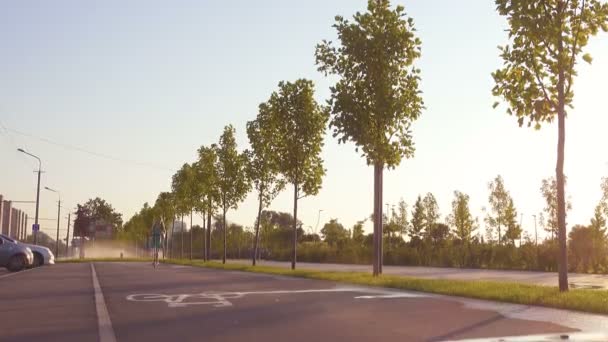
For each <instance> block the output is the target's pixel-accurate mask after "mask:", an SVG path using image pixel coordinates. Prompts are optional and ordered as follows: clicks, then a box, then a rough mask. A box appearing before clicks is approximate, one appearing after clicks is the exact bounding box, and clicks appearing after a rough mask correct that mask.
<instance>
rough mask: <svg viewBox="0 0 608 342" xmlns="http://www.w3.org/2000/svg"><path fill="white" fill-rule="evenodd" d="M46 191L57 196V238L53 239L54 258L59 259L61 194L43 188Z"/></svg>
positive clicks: (46, 187)
mask: <svg viewBox="0 0 608 342" xmlns="http://www.w3.org/2000/svg"><path fill="white" fill-rule="evenodd" d="M44 188H45V189H46V190H48V191H50V192H54V193H56V194H57V196H59V201H58V202H57V237H56V238H55V257H59V220H60V219H61V193H60V192H59V191H57V190H54V189H51V188H49V187H48V186H45V187H44Z"/></svg>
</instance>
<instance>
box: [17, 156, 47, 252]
mask: <svg viewBox="0 0 608 342" xmlns="http://www.w3.org/2000/svg"><path fill="white" fill-rule="evenodd" d="M17 151H19V152H21V153H25V154H27V155H28V156H30V157H34V158H36V159H38V171H37V172H38V186H37V187H36V216H35V218H34V227H36V228H34V229H32V230H33V231H34V245H36V244H38V230H39V229H40V225H38V209H39V207H40V173H41V172H42V161H41V160H40V158H38V157H37V156H35V155H33V154H31V153H29V152H26V151H25V150H24V149H22V148H18V149H17ZM32 228H33V227H32Z"/></svg>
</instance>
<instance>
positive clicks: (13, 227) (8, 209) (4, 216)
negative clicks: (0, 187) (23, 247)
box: [0, 195, 28, 240]
mask: <svg viewBox="0 0 608 342" xmlns="http://www.w3.org/2000/svg"><path fill="white" fill-rule="evenodd" d="M27 220H28V216H27V215H26V214H25V212H24V211H22V210H20V209H17V208H13V202H11V201H8V200H6V199H4V196H2V195H0V233H2V234H4V235H7V236H9V237H11V238H13V239H17V240H25V238H26V236H27Z"/></svg>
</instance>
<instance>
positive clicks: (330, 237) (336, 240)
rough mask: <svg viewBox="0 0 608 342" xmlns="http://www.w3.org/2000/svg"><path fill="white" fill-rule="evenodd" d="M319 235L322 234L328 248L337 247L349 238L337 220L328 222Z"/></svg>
mask: <svg viewBox="0 0 608 342" xmlns="http://www.w3.org/2000/svg"><path fill="white" fill-rule="evenodd" d="M321 234H323V239H324V240H325V242H327V243H328V244H329V245H330V246H339V245H341V244H342V243H343V242H344V241H346V240H348V238H349V234H348V231H347V230H346V229H344V226H343V225H342V224H340V223H339V222H338V220H337V219H331V220H329V222H328V223H326V224H325V225H324V226H323V228H321Z"/></svg>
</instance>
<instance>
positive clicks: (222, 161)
mask: <svg viewBox="0 0 608 342" xmlns="http://www.w3.org/2000/svg"><path fill="white" fill-rule="evenodd" d="M234 134H235V129H234V127H232V125H228V126H226V127H224V133H223V134H222V136H221V137H220V142H219V145H218V147H217V151H216V153H217V164H216V167H215V168H216V170H217V185H218V192H219V204H220V207H221V208H222V224H223V238H224V253H223V255H222V263H224V264H225V263H226V249H227V246H226V234H227V231H228V229H227V228H226V212H227V211H228V209H237V208H238V204H239V203H240V202H242V201H243V200H244V199H245V196H247V192H249V189H250V186H251V185H250V182H249V179H248V177H247V163H248V161H247V156H246V155H245V154H243V153H239V152H238V151H237V145H236V140H235V138H234Z"/></svg>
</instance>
